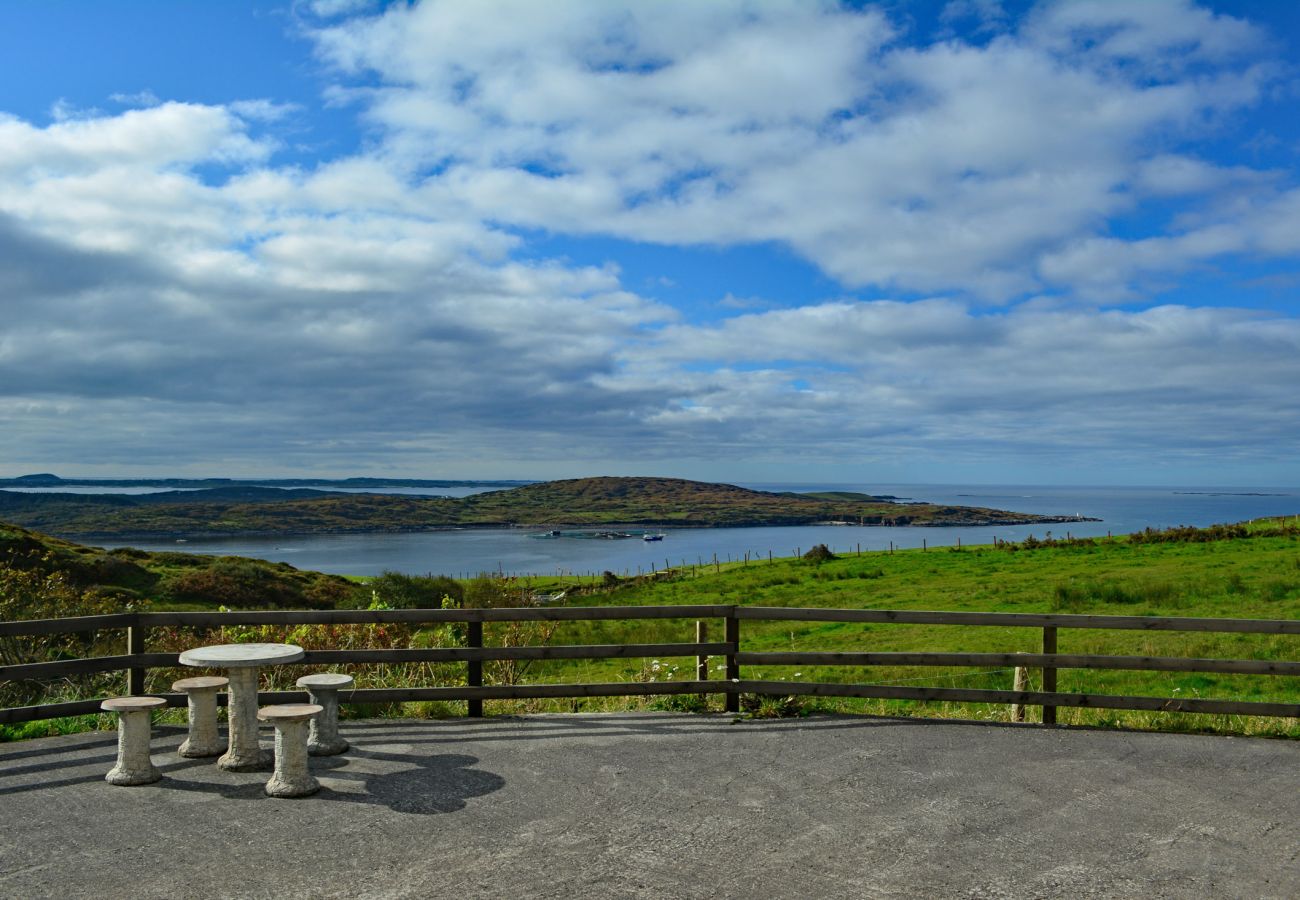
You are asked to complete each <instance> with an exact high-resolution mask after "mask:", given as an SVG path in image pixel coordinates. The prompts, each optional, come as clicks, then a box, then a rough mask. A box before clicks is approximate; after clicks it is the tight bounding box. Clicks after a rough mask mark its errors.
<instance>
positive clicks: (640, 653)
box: [0, 605, 1300, 724]
mask: <svg viewBox="0 0 1300 900" xmlns="http://www.w3.org/2000/svg"><path fill="white" fill-rule="evenodd" d="M627 619H681V620H695V621H696V622H708V621H710V620H721V622H722V626H723V629H722V634H723V639H722V640H721V641H717V642H708V641H706V640H704V639H703V636H704V634H705V633H706V631H705V628H703V627H699V628H697V631H696V641H695V642H693V643H657V644H583V645H544V646H526V647H525V646H518V647H515V646H512V647H486V646H484V644H483V626H484V625H485V624H488V623H494V622H496V623H500V622H539V621H540V622H564V621H611V620H627ZM747 621H749V622H754V621H786V622H850V623H869V624H900V625H907V624H910V625H943V626H956V627H972V626H978V627H997V628H1017V629H1024V628H1033V629H1041V633H1042V652H1041V653H872V652H860V653H858V652H746V651H745V650H743V649H742V642H741V634H742V625H743V623H745V622H747ZM386 623H403V624H406V625H412V626H420V625H435V624H446V623H462V624H464V625H465V626H466V641H465V646H462V647H440V648H431V649H400V650H399V649H393V650H310V651H308V652H307V654H306V656H305V657H304V658H303V659H302V661H301V664H303V665H346V664H349V663H408V662H463V663H465V664H466V671H465V684H464V685H463V686H450V687H447V686H443V687H414V686H413V687H403V688H382V689H381V688H369V689H367V688H360V689H357V690H355V691H353V692H351V693H350V695H349V696H348V697H346V698H344V702H349V703H392V702H407V701H420V700H465V701H468V711H469V715H471V716H479V715H482V713H483V701H484V700H516V699H540V698H556V697H569V698H572V697H611V696H617V697H623V696H643V695H654V694H721V695H723V696H724V702H725V706H726V709H727V710H728V711H732V712H734V711H738V710H739V703H740V696H741V695H742V694H764V695H776V696H789V695H803V696H814V697H865V698H876V699H888V700H917V701H950V702H959V703H995V704H1018V705H1022V706H1040V707H1042V711H1043V715H1042V720H1043V722H1044V723H1045V724H1054V723H1055V722H1056V711H1057V709H1058V708H1059V707H1090V708H1099V709H1128V710H1153V711H1161V712H1190V713H1218V714H1233V715H1246V716H1280V717H1300V702H1297V703H1265V702H1247V701H1240V700H1231V699H1221V700H1215V699H1204V698H1184V697H1177V698H1169V697H1150V696H1119V695H1110V694H1088V693H1066V692H1058V691H1057V689H1056V687H1057V684H1056V674H1057V671H1058V670H1060V669H1092V670H1101V669H1128V670H1151V671H1162V672H1214V673H1235V674H1246V675H1265V676H1292V677H1294V676H1296V675H1300V662H1294V661H1278V660H1263V659H1195V658H1188V657H1159V656H1104V655H1080V654H1068V653H1058V652H1057V635H1058V632H1059V631H1060V630H1061V629H1096V630H1126V631H1132V630H1138V631H1175V632H1217V633H1238V634H1260V635H1300V620H1291V619H1210V618H1172V617H1157V616H1094V615H1035V614H1022V613H963V612H925V611H900V610H874V609H803V608H787V607H753V606H727V605H701V606H635V607H624V606H613V607H599V606H597V607H555V608H532V607H530V608H519V609H412V610H294V611H273V612H220V613H208V612H141V613H123V614H119V615H108V616H84V617H80V618H66V619H39V620H29V621H19V622H0V639H13V638H17V637H22V636H33V635H43V634H68V633H79V632H90V631H93V632H100V631H104V630H109V629H118V630H124V631H125V641H124V649H125V651H126V652H125V653H124V654H122V655H118V656H106V657H96V658H90V659H72V660H68V659H63V660H57V661H53V662H38V663H25V664H20V665H6V666H0V680H7V681H18V680H26V679H33V680H39V681H47V680H50V679H56V678H61V677H65V676H73V675H85V674H94V673H104V672H112V671H123V672H124V673H125V679H124V684H123V688H124V690H125V691H126V693H129V694H137V695H138V694H143V693H144V687H145V672H146V670H147V669H149V668H156V667H164V668H174V667H177V666H178V665H179V663H178V661H177V654H175V653H151V652H149V650H148V645H149V640H148V634H149V630H150V629H152V628H159V627H168V626H171V627H206V628H215V627H221V626H233V625H286V626H295V625H345V624H350V625H357V624H362V625H364V624H370V625H382V624H386ZM867 639H868V638H866V637H864V641H865V640H867ZM638 657H644V658H650V657H666V658H674V657H696V658H697V659H698V660H699V661H700V664H699V666H698V668H697V677H696V679H695V680H693V681H655V682H649V683H647V682H636V681H634V682H625V681H620V682H604V683H579V684H568V683H563V684H562V683H539V684H499V685H485V684H484V683H483V663H484V662H485V661H489V660H560V659H625V658H638ZM709 657H720V658H722V659H723V660H724V661H725V672H724V678H723V679H721V680H710V679H708V677H707V675H708V666H707V664H706V661H707V658H709ZM788 665H798V666H819V665H834V666H861V667H873V666H922V667H948V666H958V667H970V666H990V665H992V666H1017V667H1032V668H1037V669H1041V671H1042V685H1043V687H1042V690H1039V691H1029V690H987V689H966V688H956V687H925V686H906V685H890V684H871V683H852V684H841V683H823V682H816V681H766V680H752V679H745V678H742V677H741V667H742V666H788ZM155 696H162V697H165V698H166V699H167V701H168V704H169V705H171V706H184V705H185V702H186V701H185V696H184V695H183V694H156V695H155ZM305 696H306V695H305V693H302V692H297V691H270V692H263V693H262V694H261V699H262V701H263V702H286V701H291V700H299V699H304V698H305ZM101 699H102V698H95V699H87V700H75V701H71V702H63V703H50V704H43V705H37V706H24V707H10V708H0V724H4V723H17V722H26V721H32V720H36V719H51V718H58V717H61V716H73V715H83V714H86V713H94V712H98V711H99V704H100V700H101Z"/></svg>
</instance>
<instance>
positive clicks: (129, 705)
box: [99, 697, 167, 713]
mask: <svg viewBox="0 0 1300 900" xmlns="http://www.w3.org/2000/svg"><path fill="white" fill-rule="evenodd" d="M166 705H167V701H166V700H165V699H163V698H162V697H110V698H108V699H107V700H105V701H104V702H103V703H101V704H99V708H100V709H102V710H104V711H105V712H117V713H120V712H137V711H138V710H142V709H157V708H158V707H160V706H166Z"/></svg>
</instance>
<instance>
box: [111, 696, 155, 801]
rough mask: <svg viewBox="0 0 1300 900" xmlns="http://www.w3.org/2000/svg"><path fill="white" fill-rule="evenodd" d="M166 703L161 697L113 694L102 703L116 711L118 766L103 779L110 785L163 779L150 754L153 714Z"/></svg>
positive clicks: (142, 782)
mask: <svg viewBox="0 0 1300 900" xmlns="http://www.w3.org/2000/svg"><path fill="white" fill-rule="evenodd" d="M166 705H167V701H166V700H164V699H163V698H162V697H110V698H109V699H108V700H105V701H104V702H103V703H101V704H100V705H99V708H100V709H102V710H104V712H112V713H117V765H115V766H113V768H112V769H110V770H109V772H108V774H107V775H105V776H104V780H105V781H107V782H108V783H109V784H119V785H132V784H152V783H153V782H155V781H157V780H158V779H159V778H162V772H159V771H158V770H157V769H156V768H154V764H153V760H152V759H150V757H149V736H150V734H151V732H152V730H153V729H152V728H151V721H150V713H152V712H153V711H154V710H155V709H160V708H162V707H164V706H166Z"/></svg>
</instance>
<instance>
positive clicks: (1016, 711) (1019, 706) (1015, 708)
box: [1011, 666, 1029, 722]
mask: <svg viewBox="0 0 1300 900" xmlns="http://www.w3.org/2000/svg"><path fill="white" fill-rule="evenodd" d="M1011 689H1012V690H1013V691H1017V692H1019V691H1027V690H1029V670H1028V669H1026V668H1025V667H1024V666H1016V675H1015V681H1014V683H1013V684H1012V686H1011ZM1011 721H1012V722H1023V721H1025V704H1023V703H1018V702H1017V703H1012V704H1011Z"/></svg>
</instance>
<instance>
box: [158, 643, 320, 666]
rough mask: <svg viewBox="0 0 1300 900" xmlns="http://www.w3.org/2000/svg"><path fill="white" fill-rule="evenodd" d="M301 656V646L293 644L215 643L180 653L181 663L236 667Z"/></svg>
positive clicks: (288, 659) (262, 664) (282, 660)
mask: <svg viewBox="0 0 1300 900" xmlns="http://www.w3.org/2000/svg"><path fill="white" fill-rule="evenodd" d="M302 656H303V653H302V648H301V647H295V646H294V645H293V644H217V645H216V646H214V647H195V648H194V649H193V650H186V651H185V652H184V653H182V654H181V665H183V666H210V667H213V668H219V669H236V668H239V667H241V666H274V665H277V664H279V663H291V662H297V661H298V660H300V659H302Z"/></svg>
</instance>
